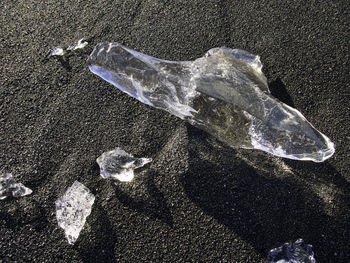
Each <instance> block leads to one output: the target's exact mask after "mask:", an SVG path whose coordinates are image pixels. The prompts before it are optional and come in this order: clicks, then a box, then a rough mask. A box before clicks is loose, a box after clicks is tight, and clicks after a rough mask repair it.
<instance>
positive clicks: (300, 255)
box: [268, 239, 316, 263]
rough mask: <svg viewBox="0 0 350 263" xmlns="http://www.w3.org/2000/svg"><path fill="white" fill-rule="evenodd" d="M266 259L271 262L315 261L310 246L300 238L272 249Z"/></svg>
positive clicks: (308, 262) (304, 262) (312, 262)
mask: <svg viewBox="0 0 350 263" xmlns="http://www.w3.org/2000/svg"><path fill="white" fill-rule="evenodd" d="M268 260H269V261H270V262H271V263H316V260H315V258H314V252H313V251H312V246H311V245H307V244H305V243H304V240H302V239H298V240H297V241H295V242H294V243H285V244H284V245H283V246H281V247H278V248H274V249H272V250H271V251H270V253H269V255H268Z"/></svg>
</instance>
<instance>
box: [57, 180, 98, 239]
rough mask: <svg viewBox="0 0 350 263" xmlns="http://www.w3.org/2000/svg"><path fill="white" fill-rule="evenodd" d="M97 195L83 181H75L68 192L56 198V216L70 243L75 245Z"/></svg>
mask: <svg viewBox="0 0 350 263" xmlns="http://www.w3.org/2000/svg"><path fill="white" fill-rule="evenodd" d="M94 201H95V196H94V195H93V194H92V193H90V190H89V189H88V188H87V187H86V186H84V185H83V184H82V183H79V182H78V181H75V182H74V183H73V185H72V186H71V187H69V188H68V189H67V191H66V193H65V194H64V195H63V196H62V197H60V198H59V199H57V200H56V202H55V204H56V218H57V222H58V225H59V226H60V227H61V228H63V229H64V231H65V235H66V238H67V240H68V243H69V244H71V245H73V244H74V242H75V241H76V240H77V239H78V237H79V233H80V231H81V230H82V229H83V227H84V224H85V221H86V218H87V217H88V216H89V215H90V213H91V207H92V205H93V203H94Z"/></svg>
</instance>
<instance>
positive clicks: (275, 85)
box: [269, 78, 295, 108]
mask: <svg viewBox="0 0 350 263" xmlns="http://www.w3.org/2000/svg"><path fill="white" fill-rule="evenodd" d="M269 90H270V91H271V94H272V96H274V97H275V98H277V99H279V100H280V101H282V102H283V103H285V104H287V105H289V106H291V107H293V108H295V106H294V102H293V99H292V97H291V96H289V94H288V91H287V89H286V86H285V85H284V83H283V82H282V80H281V79H280V78H277V79H275V80H273V81H271V82H270V83H269Z"/></svg>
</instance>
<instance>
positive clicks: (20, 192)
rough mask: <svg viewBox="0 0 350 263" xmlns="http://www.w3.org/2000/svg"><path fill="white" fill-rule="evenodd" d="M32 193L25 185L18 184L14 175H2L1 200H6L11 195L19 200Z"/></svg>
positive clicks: (0, 180) (0, 175)
mask: <svg viewBox="0 0 350 263" xmlns="http://www.w3.org/2000/svg"><path fill="white" fill-rule="evenodd" d="M32 192H33V191H32V190H31V189H29V188H28V187H25V186H24V185H23V184H21V183H16V182H15V181H14V180H13V177H12V174H10V173H5V174H0V200H3V199H5V198H6V197H7V196H8V195H10V194H12V196H13V197H17V198H18V197H21V196H25V195H30V194H31V193H32Z"/></svg>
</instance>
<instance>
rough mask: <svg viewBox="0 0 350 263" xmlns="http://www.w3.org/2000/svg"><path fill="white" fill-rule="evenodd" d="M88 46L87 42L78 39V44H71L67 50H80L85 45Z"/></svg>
mask: <svg viewBox="0 0 350 263" xmlns="http://www.w3.org/2000/svg"><path fill="white" fill-rule="evenodd" d="M87 44H88V42H87V41H84V39H83V38H82V39H79V40H78V42H77V43H76V44H73V45H71V46H69V47H68V48H67V50H77V49H82V48H84V47H86V45H87Z"/></svg>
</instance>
